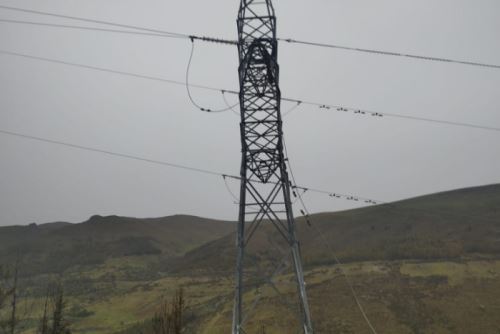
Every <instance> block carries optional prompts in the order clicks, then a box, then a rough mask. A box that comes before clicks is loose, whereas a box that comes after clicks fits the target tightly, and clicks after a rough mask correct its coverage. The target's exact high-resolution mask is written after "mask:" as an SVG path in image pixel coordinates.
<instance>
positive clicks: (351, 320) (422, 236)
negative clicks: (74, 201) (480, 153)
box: [0, 185, 500, 334]
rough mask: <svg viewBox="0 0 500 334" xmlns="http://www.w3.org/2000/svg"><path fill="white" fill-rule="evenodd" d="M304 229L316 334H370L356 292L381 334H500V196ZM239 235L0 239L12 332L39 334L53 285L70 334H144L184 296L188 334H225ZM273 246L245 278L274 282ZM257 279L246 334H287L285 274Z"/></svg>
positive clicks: (101, 233)
mask: <svg viewBox="0 0 500 334" xmlns="http://www.w3.org/2000/svg"><path fill="white" fill-rule="evenodd" d="M310 221H311V225H312V226H309V225H308V224H306V222H305V220H304V219H303V218H299V219H298V222H297V224H298V232H299V238H300V240H301V248H302V254H303V258H304V260H305V270H306V273H305V276H306V281H307V289H308V293H309V296H310V304H311V310H312V316H313V320H314V324H315V328H316V333H319V334H330V333H346V334H347V333H371V331H370V329H369V327H368V326H367V324H366V323H365V321H364V319H363V317H362V316H361V314H360V312H359V309H358V305H357V303H356V301H355V299H354V298H353V292H352V290H351V286H352V287H353V289H354V291H355V292H356V294H357V297H358V299H359V302H360V304H361V305H362V306H363V308H364V309H365V311H366V313H367V316H368V317H369V318H370V320H371V321H372V323H373V326H374V327H375V328H376V329H377V331H378V333H394V334H396V333H397V334H400V333H402V334H406V333H408V334H412V333H416V334H420V333H426V334H427V333H429V334H431V333H432V334H451V333H454V334H455V333H459V334H470V333H494V334H498V333H500V317H499V316H498V314H500V185H491V186H484V187H476V188H469V189H461V190H455V191H450V192H445V193H439V194H433V195H428V196H423V197H419V198H414V199H408V200H404V201H400V202H396V203H391V204H384V205H378V206H372V207H366V208H362V209H356V210H349V211H343V212H336V213H320V214H316V215H313V216H311V217H310ZM234 228H235V224H234V223H230V222H221V221H214V220H210V219H203V218H198V217H191V216H173V217H166V218H158V219H136V218H125V217H116V216H111V217H100V216H94V217H92V218H91V219H89V220H88V221H86V222H83V223H80V224H67V223H53V224H44V225H30V226H23V227H22V226H16V227H3V228H0V260H1V262H0V264H4V265H11V264H12V263H13V262H14V261H15V259H16V258H18V257H19V258H20V261H21V262H20V263H21V265H20V275H21V277H22V279H21V282H20V284H21V287H22V291H23V293H22V295H23V299H22V300H23V307H25V308H26V309H28V306H30V307H31V310H32V311H31V312H29V314H28V315H27V316H26V319H24V320H23V322H22V324H21V325H22V326H21V325H20V326H21V327H22V328H23V329H24V332H25V333H33V332H34V329H35V327H36V323H37V319H39V317H40V314H41V307H42V301H43V299H42V297H43V296H44V293H45V291H46V289H47V286H48V285H50V284H53V282H54V281H55V280H57V279H58V278H59V277H62V280H63V285H64V288H65V291H66V294H67V298H68V305H67V311H68V319H69V320H70V322H71V324H72V327H73V331H74V333H96V334H101V333H102V334H104V333H122V334H125V333H126V334H132V333H139V332H140V331H141V330H142V329H145V328H147V327H148V324H149V319H151V317H152V315H153V314H154V312H155V310H157V308H158V306H159V304H160V303H161V301H162V300H163V298H164V297H168V296H171V295H172V294H173V293H174V291H175V290H176V289H177V288H179V287H182V288H183V289H184V290H185V293H186V298H187V302H188V314H187V320H188V330H187V333H197V334H198V333H202V334H219V333H227V332H228V331H229V326H230V321H231V312H232V301H233V296H232V289H233V278H234V277H233V270H234V264H235V260H234V254H235V238H234ZM325 241H326V242H327V243H328V245H327V244H325ZM280 246H282V244H280V241H279V238H278V237H277V234H276V232H275V231H274V230H273V228H272V226H270V225H267V224H266V225H265V226H264V228H263V229H262V230H260V231H259V232H258V233H257V234H256V235H255V239H254V240H253V241H252V243H251V244H250V245H249V248H248V250H249V254H248V257H247V263H248V265H249V268H250V270H251V271H252V272H253V273H254V274H255V273H257V272H261V273H266V274H267V275H269V274H270V273H271V272H272V271H273V269H274V265H276V263H277V262H279V261H278V260H279V256H277V255H276V253H275V252H271V251H270V250H275V249H276V248H277V247H280ZM332 250H333V251H335V255H336V256H337V257H338V258H339V259H340V260H341V262H343V263H344V264H343V265H338V264H337V263H336V261H335V257H334V253H333V252H332ZM344 273H346V274H347V277H348V281H346V278H345V276H344ZM61 275H62V276H61ZM263 276H265V275H263ZM263 276H262V277H261V278H260V279H257V280H253V281H250V280H249V281H247V283H252V284H254V286H255V287H256V288H255V289H249V290H247V292H246V293H245V296H244V298H245V300H246V301H247V302H248V303H249V304H252V303H253V302H254V301H260V302H259V303H256V304H257V305H258V306H257V308H256V310H255V313H254V314H253V316H252V317H251V318H250V319H249V321H248V324H247V325H248V328H249V331H248V332H249V333H252V334H253V333H255V334H257V333H260V332H261V330H262V326H265V327H266V333H268V334H281V333H292V332H293V328H294V327H296V320H295V319H296V317H295V311H294V310H293V307H290V305H292V306H293V305H294V302H295V299H294V298H295V288H294V285H293V275H292V274H291V270H290V267H289V266H288V268H287V269H286V270H283V271H280V272H279V273H278V274H277V275H276V276H275V277H274V282H275V286H276V288H277V290H278V291H279V294H278V293H277V291H276V290H274V289H273V288H271V286H270V285H267V284H265V281H266V280H265V278H264V277H263ZM348 282H349V283H348ZM283 301H285V302H283ZM27 305H28V306H27ZM0 316H1V312H0ZM144 321H145V323H143V322H144ZM21 327H20V328H21Z"/></svg>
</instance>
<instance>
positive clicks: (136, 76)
mask: <svg viewBox="0 0 500 334" xmlns="http://www.w3.org/2000/svg"><path fill="white" fill-rule="evenodd" d="M0 54H6V55H10V56H16V57H22V58H27V59H33V60H39V61H44V62H49V63H55V64H60V65H66V66H73V67H79V68H84V69H88V70H93V71H99V72H107V73H112V74H119V75H124V76H129V77H134V78H139V79H146V80H153V81H160V82H166V83H169V84H173V85H178V86H185V85H186V83H185V82H184V81H178V80H171V79H166V78H161V77H155V76H150V75H144V74H138V73H132V72H125V71H118V70H113V69H109V68H104V67H98V66H92V65H85V64H79V63H72V62H68V61H64V60H58V59H52V58H45V57H38V56H32V55H28V54H24V53H18V52H11V51H7V50H1V49H0ZM191 87H195V88H200V89H205V90H211V91H216V92H220V91H221V89H219V88H214V87H210V86H205V85H197V84H191ZM227 92H228V93H229V91H227Z"/></svg>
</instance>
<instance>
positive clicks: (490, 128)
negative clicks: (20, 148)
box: [0, 49, 500, 132]
mask: <svg viewBox="0 0 500 334" xmlns="http://www.w3.org/2000/svg"><path fill="white" fill-rule="evenodd" d="M0 54H6V55H10V56H17V57H22V58H26V59H33V60H39V61H44V62H50V63H55V64H61V65H66V66H73V67H79V68H85V69H90V70H94V71H99V72H107V73H112V74H119V75H124V76H129V77H135V78H140V79H146V80H153V81H160V82H166V83H170V84H175V85H180V86H186V82H182V81H177V80H171V79H166V78H161V77H154V76H148V75H143V74H137V73H131V72H125V71H118V70H112V69H109V68H104V67H97V66H91V65H85V64H78V63H72V62H67V61H63V60H57V59H52V58H46V57H39V56H32V55H28V54H24V53H18V52H12V51H7V50H1V49H0ZM189 86H190V87H195V88H200V89H205V90H211V91H216V92H224V93H228V94H233V95H238V94H239V93H238V92H237V91H234V90H228V89H222V88H216V87H212V86H207V85H199V84H189ZM281 100H282V101H285V102H291V103H296V104H301V105H310V106H314V107H317V108H319V109H322V110H329V111H336V112H341V113H351V114H354V115H360V116H369V117H375V118H382V117H392V118H399V119H406V120H412V121H421V122H427V123H436V124H442V125H450V126H458V127H464V128H473V129H478V130H485V131H495V132H500V127H493V126H485V125H478V124H472V123H465V122H454V121H447V120H439V119H432V118H425V117H418V116H409V115H403V114H396V113H387V112H378V111H370V110H366V109H358V108H353V107H346V106H340V105H334V104H325V103H320V102H314V101H307V100H303V99H296V98H287V97H283V98H282V99H281Z"/></svg>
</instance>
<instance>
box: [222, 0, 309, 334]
mask: <svg viewBox="0 0 500 334" xmlns="http://www.w3.org/2000/svg"><path fill="white" fill-rule="evenodd" d="M238 51H239V60H240V65H239V70H238V71H239V79H240V93H239V99H240V110H241V124H240V128H241V146H242V161H241V172H240V174H241V188H240V206H239V222H238V235H237V247H238V250H237V264H236V287H235V290H236V291H235V301H234V311H233V328H232V333H233V334H245V333H248V332H246V331H245V329H244V324H245V320H246V319H245V317H244V314H243V312H244V310H243V291H244V284H245V282H244V279H243V274H244V268H245V249H246V246H247V245H248V243H249V241H250V239H251V238H252V236H253V235H254V232H255V231H256V230H257V229H258V228H259V226H260V225H261V223H263V222H270V223H272V225H274V227H275V228H276V229H277V230H278V232H279V235H281V236H282V237H283V239H284V240H285V241H286V245H287V247H288V248H289V252H290V256H291V258H292V259H293V266H294V272H295V277H296V283H297V290H298V294H299V304H300V310H301V319H300V322H301V324H302V327H303V332H304V333H305V334H312V333H313V329H312V323H311V316H310V312H309V304H308V300H307V294H306V289H305V283H304V276H303V271H302V262H301V256H300V248H299V243H298V241H297V237H296V232H295V221H294V217H293V212H292V203H291V199H290V191H291V189H290V187H291V186H290V181H289V178H288V173H287V170H286V161H285V156H284V153H283V131H282V119H281V112H280V102H281V92H280V89H279V66H278V62H277V59H278V41H277V38H276V16H275V12H274V8H273V5H272V3H271V0H241V5H240V9H239V14H238Z"/></svg>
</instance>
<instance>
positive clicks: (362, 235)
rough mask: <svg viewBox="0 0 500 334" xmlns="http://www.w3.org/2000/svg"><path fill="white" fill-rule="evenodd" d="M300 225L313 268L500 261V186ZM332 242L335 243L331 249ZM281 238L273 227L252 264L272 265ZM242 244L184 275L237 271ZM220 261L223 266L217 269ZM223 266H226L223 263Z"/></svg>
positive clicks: (221, 246)
mask: <svg viewBox="0 0 500 334" xmlns="http://www.w3.org/2000/svg"><path fill="white" fill-rule="evenodd" d="M309 221H310V222H311V224H312V225H314V226H312V227H311V226H309V225H308V224H306V222H305V220H304V218H303V217H302V218H299V219H297V226H298V227H297V229H298V238H299V240H300V243H301V246H302V247H301V248H302V255H303V258H304V262H305V265H306V266H317V265H324V264H333V263H335V259H334V257H333V254H332V248H333V249H334V250H335V252H336V256H337V257H339V258H340V259H341V260H342V262H356V261H375V260H379V261H384V260H404V259H420V260H422V259H441V260H443V259H457V258H460V257H464V256H472V255H482V256H486V257H498V256H499V255H500V185H490V186H482V187H475V188H467V189H459V190H453V191H448V192H443V193H438V194H432V195H427V196H422V197H418V198H412V199H408V200H404V201H399V202H394V203H390V204H383V205H377V206H372V207H365V208H361V209H355V210H348V211H343V212H335V213H320V214H315V215H312V216H311V217H310V218H309ZM325 240H327V242H328V243H329V244H330V245H329V246H327V245H325V242H324V241H325ZM279 243H280V237H279V235H278V233H277V232H276V231H275V229H274V227H272V226H270V224H267V226H265V228H264V229H263V230H261V231H260V233H257V234H256V235H255V237H254V240H253V241H252V242H251V243H250V244H249V253H250V258H252V257H253V258H258V259H260V260H261V261H262V259H269V258H270V257H271V256H272V254H270V253H269V252H268V250H269V249H273V248H274V246H273V245H275V244H279ZM234 255H235V243H234V237H233V236H232V235H231V236H224V237H222V238H220V239H218V240H214V241H212V242H210V243H208V244H204V245H202V246H200V247H199V248H197V249H194V250H192V251H190V252H188V253H186V254H185V255H184V256H183V257H182V259H179V261H178V262H176V264H175V265H176V270H178V271H189V270H197V271H200V270H207V271H214V270H217V271H231V270H233V266H234V263H235V262H234V261H235V258H234ZM213 259H217V261H216V262H215V263H214V261H213ZM221 259H223V261H221Z"/></svg>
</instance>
